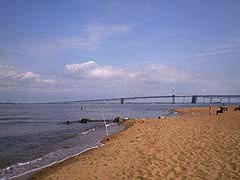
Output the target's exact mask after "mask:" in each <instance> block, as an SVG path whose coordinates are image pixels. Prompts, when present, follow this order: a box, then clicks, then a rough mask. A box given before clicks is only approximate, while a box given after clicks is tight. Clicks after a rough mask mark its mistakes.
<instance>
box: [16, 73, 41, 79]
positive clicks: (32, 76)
mask: <svg viewBox="0 0 240 180" xmlns="http://www.w3.org/2000/svg"><path fill="white" fill-rule="evenodd" d="M17 77H19V78H20V79H32V80H35V81H40V74H37V73H33V72H25V73H21V74H18V75H17Z"/></svg>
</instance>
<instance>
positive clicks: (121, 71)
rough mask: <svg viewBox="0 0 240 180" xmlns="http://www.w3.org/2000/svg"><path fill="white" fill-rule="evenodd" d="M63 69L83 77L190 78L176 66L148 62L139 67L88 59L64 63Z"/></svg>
mask: <svg viewBox="0 0 240 180" xmlns="http://www.w3.org/2000/svg"><path fill="white" fill-rule="evenodd" d="M65 69H66V71H67V72H68V73H70V74H71V75H73V76H75V77H78V78H85V79H100V80H101V79H102V80H105V79H108V80H110V79H111V80H116V81H119V80H125V81H128V80H134V81H149V82H152V81H156V82H166V83H172V82H182V81H188V80H191V78H192V75H191V74H190V73H187V72H181V71H178V70H177V69H176V68H171V67H165V66H160V65H156V64H149V65H144V66H141V67H125V68H119V67H113V66H110V65H99V64H97V63H96V62H94V61H88V62H84V63H79V64H77V63H76V64H66V65H65Z"/></svg>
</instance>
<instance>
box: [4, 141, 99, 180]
mask: <svg viewBox="0 0 240 180" xmlns="http://www.w3.org/2000/svg"><path fill="white" fill-rule="evenodd" d="M100 141H101V140H99V141H98V142H97V144H98V145H96V146H93V147H90V148H87V149H84V150H83V151H80V152H79V153H77V154H74V155H71V156H68V157H66V158H63V159H62V160H59V161H54V162H52V163H50V164H48V165H46V166H42V167H39V168H35V169H31V170H30V171H26V172H24V173H21V174H19V175H16V176H12V177H9V178H5V177H3V178H1V179H0V180H10V179H14V178H18V177H21V176H23V175H26V174H29V173H32V172H34V171H38V170H41V169H44V168H46V167H49V166H52V165H54V164H57V163H60V162H63V161H65V160H66V159H69V158H72V157H75V156H78V155H80V154H81V153H84V152H86V151H89V150H91V149H96V148H98V147H102V146H104V144H102V143H100ZM39 159H40V158H39ZM34 161H36V160H34ZM8 168H9V167H8Z"/></svg>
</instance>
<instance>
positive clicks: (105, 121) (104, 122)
mask: <svg viewBox="0 0 240 180" xmlns="http://www.w3.org/2000/svg"><path fill="white" fill-rule="evenodd" d="M102 117H103V121H104V125H105V128H106V133H107V136H108V128H107V123H106V120H105V116H104V114H103V113H102Z"/></svg>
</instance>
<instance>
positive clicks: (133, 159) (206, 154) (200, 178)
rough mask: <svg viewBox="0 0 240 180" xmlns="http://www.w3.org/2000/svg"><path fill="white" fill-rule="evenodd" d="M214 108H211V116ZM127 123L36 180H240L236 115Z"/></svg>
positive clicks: (192, 113)
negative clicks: (99, 143)
mask: <svg viewBox="0 0 240 180" xmlns="http://www.w3.org/2000/svg"><path fill="white" fill-rule="evenodd" d="M215 109H216V108H213V112H215ZM177 111H178V112H179V114H180V115H178V116H177V117H172V118H165V119H150V120H145V121H144V123H142V122H140V121H138V122H136V121H129V122H127V126H128V127H127V129H126V130H125V131H122V132H120V133H118V134H116V135H113V136H111V137H108V138H106V139H105V140H104V144H105V145H104V146H102V147H100V148H97V149H93V150H90V151H87V152H85V153H83V154H81V155H79V156H76V157H74V158H71V159H68V160H66V161H64V162H62V163H59V164H56V165H53V166H51V167H48V168H46V169H43V170H42V171H40V172H39V173H37V174H35V175H34V176H33V177H32V179H34V180H43V179H44V180H91V179H99V180H123V179H126V180H240V111H238V112H237V111H236V112H235V111H233V108H231V109H230V111H228V112H225V113H224V114H221V115H218V116H217V115H215V113H213V114H212V115H209V114H208V108H185V109H177Z"/></svg>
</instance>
